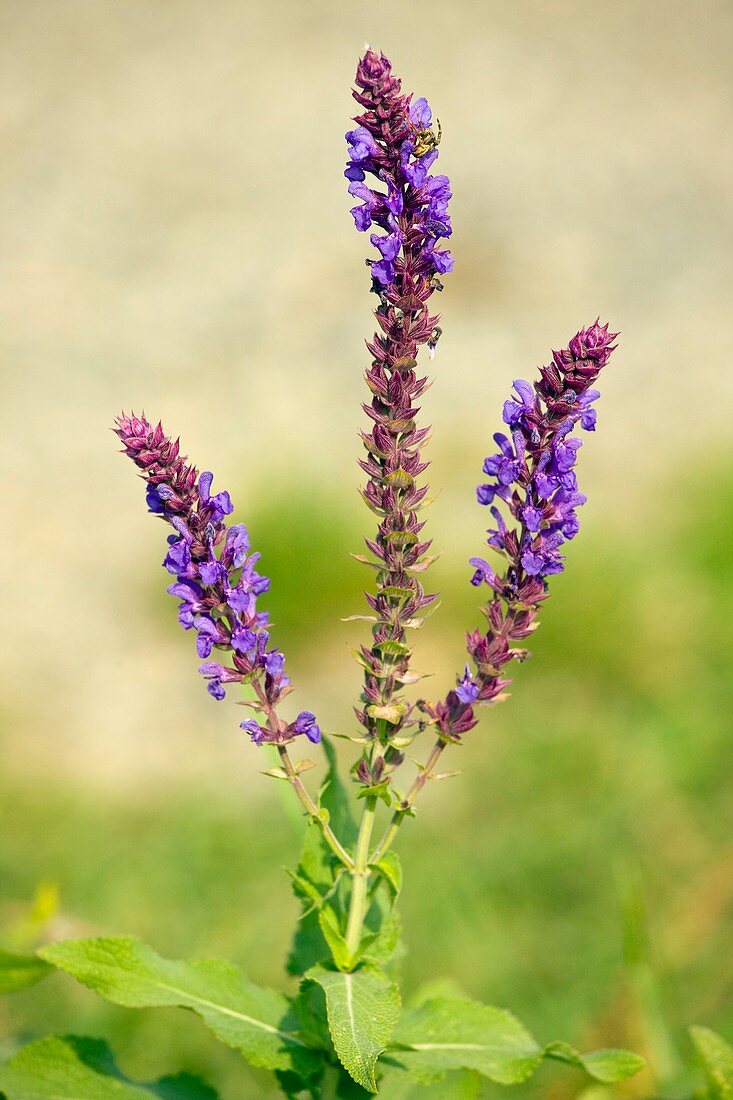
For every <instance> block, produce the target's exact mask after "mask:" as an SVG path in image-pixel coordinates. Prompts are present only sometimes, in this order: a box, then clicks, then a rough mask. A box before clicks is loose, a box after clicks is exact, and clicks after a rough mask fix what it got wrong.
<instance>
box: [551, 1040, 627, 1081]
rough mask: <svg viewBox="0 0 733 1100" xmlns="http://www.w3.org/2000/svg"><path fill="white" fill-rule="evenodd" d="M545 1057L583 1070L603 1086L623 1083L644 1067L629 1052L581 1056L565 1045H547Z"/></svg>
mask: <svg viewBox="0 0 733 1100" xmlns="http://www.w3.org/2000/svg"><path fill="white" fill-rule="evenodd" d="M545 1057H546V1058H555V1059H557V1060H558V1061H560V1062H567V1063H568V1065H571V1066H576V1067H577V1068H578V1069H584V1070H585V1072H586V1073H587V1074H588V1075H589V1076H590V1077H593V1078H594V1080H596V1081H600V1082H601V1083H602V1084H604V1085H615V1084H617V1083H618V1082H619V1081H625V1080H626V1078H627V1077H633V1076H634V1074H635V1073H638V1072H639V1070H642V1069H643V1068H644V1066H645V1065H646V1063H645V1061H644V1059H643V1058H641V1057H640V1056H639V1055H638V1054H633V1053H632V1052H631V1051H630V1050H593V1051H590V1052H589V1053H588V1054H581V1053H580V1052H579V1051H577V1050H575V1049H574V1048H573V1047H571V1046H568V1044H567V1043H548V1044H547V1046H546V1047H545Z"/></svg>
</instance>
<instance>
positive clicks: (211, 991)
mask: <svg viewBox="0 0 733 1100" xmlns="http://www.w3.org/2000/svg"><path fill="white" fill-rule="evenodd" d="M40 954H41V955H42V957H43V958H44V959H46V960H47V961H48V962H50V963H52V964H53V965H54V966H57V967H59V969H61V970H65V971H66V972H67V973H68V974H71V975H72V977H74V978H76V979H77V980H78V981H80V982H82V984H83V985H86V986H88V987H89V989H93V990H94V992H95V993H98V994H99V995H100V996H101V997H103V998H105V1000H108V1001H112V1003H113V1004H119V1005H125V1006H127V1007H128V1008H148V1007H151V1008H152V1007H162V1006H167V1005H170V1006H178V1007H180V1008H189V1009H191V1010H192V1011H193V1012H196V1013H197V1014H198V1015H199V1016H201V1018H202V1019H203V1020H204V1022H205V1023H206V1024H207V1026H208V1027H209V1028H211V1030H212V1031H213V1032H214V1034H215V1035H216V1037H217V1038H218V1039H220V1040H221V1041H222V1042H223V1043H226V1044H227V1045H228V1046H232V1047H235V1048H236V1049H237V1050H239V1051H240V1052H241V1053H242V1054H243V1055H244V1057H245V1058H247V1060H248V1061H250V1062H251V1063H252V1064H253V1065H255V1066H262V1067H264V1068H265V1069H271V1070H275V1069H277V1070H288V1069H292V1070H295V1071H296V1072H301V1073H303V1072H308V1071H314V1070H316V1069H317V1068H318V1056H317V1055H316V1053H315V1052H314V1051H311V1050H309V1049H308V1047H307V1046H306V1044H305V1043H304V1042H303V1040H302V1039H301V1038H300V1037H299V1036H298V1035H297V1034H295V1031H296V1028H297V1021H296V1018H295V1015H294V1013H293V1011H292V1009H291V1006H290V1002H289V1001H288V999H287V998H286V997H285V996H283V994H281V993H276V992H275V991H274V990H270V989H261V988H259V987H258V986H256V985H253V984H252V983H251V982H249V981H247V979H246V978H245V977H244V976H243V975H242V973H241V972H240V971H239V970H238V969H237V968H236V967H235V966H232V965H231V963H228V962H225V961H224V960H223V959H208V958H204V959H193V960H191V961H190V962H173V961H170V960H168V959H163V958H161V957H160V955H157V954H156V953H155V951H153V950H152V949H151V948H150V947H147V946H146V945H145V944H144V943H143V942H142V941H141V940H138V939H135V938H134V937H127V936H121V937H108V938H100V939H86V940H67V941H65V942H62V943H55V944H51V945H50V946H48V947H44V948H42V950H41V952H40Z"/></svg>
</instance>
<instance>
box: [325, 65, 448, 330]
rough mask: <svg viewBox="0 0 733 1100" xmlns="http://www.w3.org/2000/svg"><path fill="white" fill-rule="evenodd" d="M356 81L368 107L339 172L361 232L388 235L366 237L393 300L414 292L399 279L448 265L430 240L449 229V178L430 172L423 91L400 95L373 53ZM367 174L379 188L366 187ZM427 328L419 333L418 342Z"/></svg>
mask: <svg viewBox="0 0 733 1100" xmlns="http://www.w3.org/2000/svg"><path fill="white" fill-rule="evenodd" d="M356 83H357V85H358V87H359V91H355V92H354V97H355V98H356V99H357V101H358V102H359V103H360V104H361V105H362V106H363V107H365V108H366V110H365V111H364V113H363V114H360V115H358V116H357V117H356V119H355V122H356V123H357V126H356V128H355V129H353V130H349V131H348V132H347V134H346V142H347V146H348V157H349V160H348V163H347V165H346V171H345V173H344V174H345V175H346V177H347V179H348V180H349V188H348V190H349V194H350V195H352V196H353V197H354V198H358V199H360V200H361V203H362V204H361V205H360V206H355V207H354V208H353V209H352V211H351V214H352V216H353V218H354V222H355V224H356V228H357V229H358V230H359V231H360V232H362V233H363V232H365V231H366V230H367V229H369V227H370V226H372V225H378V226H380V227H381V228H382V229H384V230H385V231H386V232H387V237H380V236H378V235H377V234H372V237H371V242H372V244H373V245H374V246H375V247H376V248H378V249H379V251H380V253H381V257H380V258H379V259H378V260H376V261H374V262H373V263H372V264H371V274H372V278H373V279H374V282H375V284H376V286H377V287H378V288H380V287H381V288H383V290H394V298H393V301H396V300H397V299H398V298H399V297H403V296H404V295H405V294H410V293H411V292H414V289H415V287H414V285H411V286H409V287H408V286H407V285H402V284H406V283H407V282H409V283H410V284H414V283H415V280H418V282H419V283H420V285H421V286H422V285H425V284H426V283H427V281H428V280H429V279H430V278H431V276H432V275H435V274H446V273H447V272H449V271H452V270H453V257H452V256H451V254H450V253H449V252H448V251H441V250H436V249H435V241H436V240H437V239H438V238H440V237H447V236H450V233H451V225H450V218H449V217H448V203H449V200H450V198H451V191H450V182H449V180H448V177H447V176H444V175H436V176H432V175H431V174H430V169H431V168H432V166H433V164H434V163H435V161H436V160H437V158H438V149H437V143H438V137H439V135H435V134H433V132H432V130H431V129H430V127H431V125H432V121H433V114H432V111H431V109H430V105H429V104H428V101H427V100H426V99H425V98H424V96H420V97H418V98H417V99H414V100H412V98H411V97H410V96H402V95H400V83H399V81H398V80H396V79H395V78H394V77H393V76H392V75H391V64H390V62H389V61H388V60H387V58H385V57H384V56H382V57H381V58H379V57H377V55H376V54H375V53H373V51H371V50H369V51H367V53H366V54H365V56H364V57H363V58H362V60H361V61H360V62H359V68H358V70H357V74H356ZM367 175H370V176H373V177H375V179H376V181H377V183H378V185H379V186H380V187H385V190H373V189H372V188H371V187H369V186H367V184H366V183H365V182H364V181H365V180H366V177H367ZM398 218H399V219H401V221H400V225H401V226H402V227H406V228H407V232H406V234H405V235H402V234H397V232H396V231H397V228H398V226H397V220H396V219H398ZM386 249H388V250H389V251H387V250H386ZM400 251H402V252H403V255H404V261H405V263H404V265H403V267H402V268H400V267H399V266H398V265H397V263H396V261H397V259H398V254H399V252H400ZM432 289H434V288H433V287H432V286H430V290H432ZM420 300H421V301H424V300H425V298H424V297H422V298H421V299H420ZM430 331H431V330H430V329H427V330H426V331H425V332H424V334H422V338H421V339H420V342H421V343H425V342H426V341H427V339H428V338H429V336H430Z"/></svg>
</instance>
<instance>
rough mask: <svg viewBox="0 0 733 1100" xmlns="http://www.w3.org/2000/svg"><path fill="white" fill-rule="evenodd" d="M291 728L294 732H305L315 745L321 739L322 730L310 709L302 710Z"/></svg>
mask: <svg viewBox="0 0 733 1100" xmlns="http://www.w3.org/2000/svg"><path fill="white" fill-rule="evenodd" d="M291 729H292V731H293V733H298V734H301V733H304V734H305V736H306V737H307V738H308V740H309V741H312V742H313V744H314V745H317V744H318V742H319V741H320V740H321V731H320V729H319V728H318V723H317V722H316V716H315V714H311V712H310V711H309V710H302V711H301V712H300V714H299V715H298V717H297V718H296V719H295V721H294V722H293V724H292V726H291Z"/></svg>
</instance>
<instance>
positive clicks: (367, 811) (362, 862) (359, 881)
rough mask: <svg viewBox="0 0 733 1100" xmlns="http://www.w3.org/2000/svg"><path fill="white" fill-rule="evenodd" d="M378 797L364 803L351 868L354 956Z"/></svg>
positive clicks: (349, 939)
mask: <svg viewBox="0 0 733 1100" xmlns="http://www.w3.org/2000/svg"><path fill="white" fill-rule="evenodd" d="M376 806H377V799H376V796H375V795H370V796H369V797H368V798H367V799H366V800H365V804H364V812H363V814H362V816H361V824H360V825H359V835H358V837H357V840H356V850H355V852H354V862H353V866H352V868H351V876H352V879H351V881H352V887H351V901H350V903H349V917H348V921H347V924H346V947H347V949H348V951H349V954H350V955H351V957H352V958H353V957H354V955H356V952H357V951H358V950H359V944H360V943H361V932H362V928H363V927H364V918H365V917H366V908H367V890H368V886H369V845H370V844H371V840H372V830H373V828H374V815H375V812H376Z"/></svg>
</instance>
